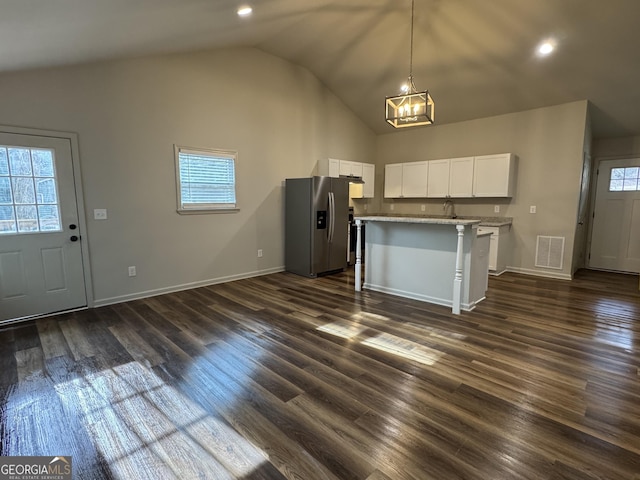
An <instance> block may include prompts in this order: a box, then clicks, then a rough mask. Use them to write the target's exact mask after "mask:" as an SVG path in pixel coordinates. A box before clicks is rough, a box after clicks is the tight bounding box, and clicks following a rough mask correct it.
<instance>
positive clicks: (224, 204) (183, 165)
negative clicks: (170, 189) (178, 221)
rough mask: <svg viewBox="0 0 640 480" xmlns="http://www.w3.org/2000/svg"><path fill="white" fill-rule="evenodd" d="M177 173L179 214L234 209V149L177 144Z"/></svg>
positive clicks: (235, 206)
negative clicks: (201, 147)
mask: <svg viewBox="0 0 640 480" xmlns="http://www.w3.org/2000/svg"><path fill="white" fill-rule="evenodd" d="M175 153H176V175H177V181H178V211H179V212H181V213H190V212H194V213H195V212H205V211H216V210H217V211H221V210H224V211H229V210H236V209H237V205H236V165H235V164H236V157H237V153H236V152H231V151H224V150H203V149H192V148H184V147H178V146H176V148H175Z"/></svg>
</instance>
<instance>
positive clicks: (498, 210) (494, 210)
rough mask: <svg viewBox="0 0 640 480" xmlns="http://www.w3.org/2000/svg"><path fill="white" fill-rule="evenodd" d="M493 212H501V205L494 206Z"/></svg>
mask: <svg viewBox="0 0 640 480" xmlns="http://www.w3.org/2000/svg"><path fill="white" fill-rule="evenodd" d="M493 213H500V205H496V206H495V207H493Z"/></svg>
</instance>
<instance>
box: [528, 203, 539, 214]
mask: <svg viewBox="0 0 640 480" xmlns="http://www.w3.org/2000/svg"><path fill="white" fill-rule="evenodd" d="M536 211H537V208H536V206H535V205H531V206H530V207H529V213H536Z"/></svg>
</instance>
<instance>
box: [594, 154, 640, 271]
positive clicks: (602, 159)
mask: <svg viewBox="0 0 640 480" xmlns="http://www.w3.org/2000/svg"><path fill="white" fill-rule="evenodd" d="M634 158H640V153H629V154H626V155H606V156H603V157H595V161H594V163H593V165H592V167H591V168H593V173H592V176H591V188H590V192H589V196H590V197H591V198H590V201H589V211H588V213H587V218H588V220H589V235H588V237H587V249H586V251H585V260H586V265H585V267H586V268H587V269H589V270H602V269H599V268H595V267H592V266H591V265H590V263H591V258H590V257H591V241H592V238H593V223H594V222H593V215H594V214H595V211H596V196H597V193H598V175H599V174H600V165H601V163H602V162H608V161H612V160H628V159H634ZM606 271H612V270H606ZM615 272H618V273H622V274H625V275H637V274H634V273H630V272H621V271H618V270H615Z"/></svg>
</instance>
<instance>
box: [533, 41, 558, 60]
mask: <svg viewBox="0 0 640 480" xmlns="http://www.w3.org/2000/svg"><path fill="white" fill-rule="evenodd" d="M555 49H556V44H555V42H554V41H552V40H545V41H544V42H542V43H541V44H540V45H538V49H537V52H538V55H540V56H543V57H546V56H547V55H549V54H551V53H552V52H553V51H554V50H555Z"/></svg>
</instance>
